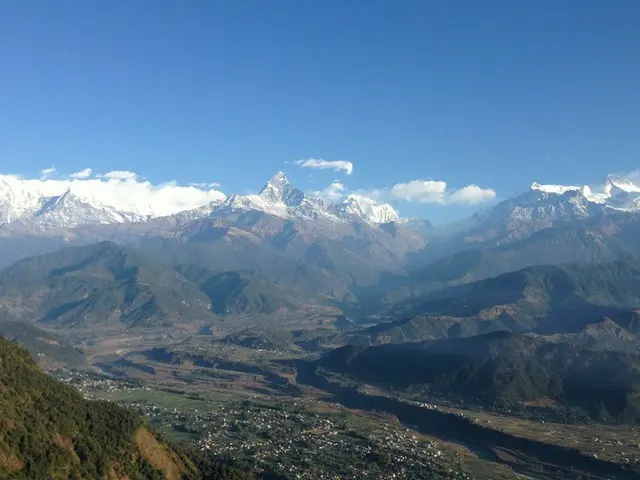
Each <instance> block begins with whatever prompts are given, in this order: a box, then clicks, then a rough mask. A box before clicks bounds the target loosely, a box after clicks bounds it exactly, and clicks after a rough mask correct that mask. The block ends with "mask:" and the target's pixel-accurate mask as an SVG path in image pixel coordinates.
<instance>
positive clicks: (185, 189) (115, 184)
mask: <svg viewBox="0 0 640 480" xmlns="http://www.w3.org/2000/svg"><path fill="white" fill-rule="evenodd" d="M116 173H117V174H118V175H115V174H116ZM82 174H83V175H82V176H81V177H78V176H77V175H75V174H74V175H75V176H74V175H72V176H69V177H68V178H66V179H51V178H49V179H25V178H21V177H19V176H16V175H2V174H0V225H2V224H13V223H15V222H18V223H20V224H21V225H27V226H32V227H34V228H38V229H39V228H45V227H46V228H53V227H61V228H64V227H70V226H77V225H81V224H95V223H122V222H127V221H140V220H145V219H147V218H151V217H159V216H165V215H171V214H174V213H178V212H181V211H184V210H189V209H193V208H197V207H199V206H202V205H206V204H209V203H211V202H220V201H222V199H224V198H225V195H224V194H223V193H222V192H219V191H217V190H215V189H214V188H211V185H207V188H198V187H196V186H180V185H176V184H175V182H169V183H165V184H162V185H153V184H152V183H151V182H149V181H146V180H141V179H139V178H138V177H137V175H135V174H134V173H132V172H107V173H106V174H104V175H102V176H95V177H91V178H89V177H87V175H89V176H90V175H91V173H90V172H89V173H87V172H84V171H83V172H82ZM124 174H126V175H124Z"/></svg>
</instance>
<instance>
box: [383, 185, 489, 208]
mask: <svg viewBox="0 0 640 480" xmlns="http://www.w3.org/2000/svg"><path fill="white" fill-rule="evenodd" d="M389 192H390V193H391V195H392V196H394V197H395V198H398V199H401V200H405V201H407V202H417V203H431V204H437V205H447V204H459V205H474V204H477V203H482V202H487V201H490V200H493V199H494V198H496V192H495V191H494V190H493V189H491V188H481V187H479V186H477V185H467V186H466V187H462V188H459V189H450V188H449V187H448V185H447V182H443V181H435V180H411V181H410V182H407V183H397V184H395V185H394V186H393V187H391V189H390V191H389Z"/></svg>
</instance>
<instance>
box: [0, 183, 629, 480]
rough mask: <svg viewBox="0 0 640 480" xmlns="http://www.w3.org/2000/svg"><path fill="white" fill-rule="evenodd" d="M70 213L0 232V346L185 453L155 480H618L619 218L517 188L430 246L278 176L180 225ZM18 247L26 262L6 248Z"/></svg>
mask: <svg viewBox="0 0 640 480" xmlns="http://www.w3.org/2000/svg"><path fill="white" fill-rule="evenodd" d="M611 182H613V183H615V182H614V181H613V180H611ZM613 183H611V185H613ZM618 183H619V182H618ZM611 188H613V187H611ZM616 188H619V187H616ZM627 193H630V192H627ZM631 193H633V192H631ZM631 193H630V194H631ZM581 195H582V197H581ZM612 195H613V194H612ZM74 202H76V199H74V198H73V197H65V198H64V199H60V202H58V203H56V202H52V203H47V205H50V206H51V210H48V213H47V216H46V223H44V224H42V223H38V222H40V220H39V219H38V218H39V217H38V216H36V217H33V218H32V219H31V220H30V222H32V223H29V222H27V220H26V218H27V217H25V220H24V222H21V223H20V224H19V225H16V224H15V223H7V224H5V225H4V227H3V230H2V232H3V233H2V234H3V237H2V238H3V241H4V242H6V243H5V244H4V245H5V246H6V247H7V248H5V249H4V250H3V252H4V254H5V255H7V256H8V257H7V258H9V257H11V259H12V262H10V263H11V264H10V265H8V266H7V267H6V268H4V269H2V270H0V335H1V336H4V337H6V338H8V339H10V340H13V341H14V342H16V343H19V344H22V345H23V346H24V347H25V348H26V349H27V350H28V351H29V352H30V353H31V356H32V358H33V359H34V360H35V361H36V362H37V363H38V364H39V365H40V366H41V367H42V368H44V369H46V371H47V372H48V373H49V374H50V375H51V376H53V377H54V378H55V379H57V380H58V381H60V382H62V383H64V384H66V385H68V386H71V387H72V388H73V389H74V390H76V391H78V392H80V393H81V394H82V395H83V396H84V398H85V400H86V401H107V405H113V406H117V407H124V408H125V409H127V410H123V411H129V412H133V413H135V415H139V416H141V417H142V418H144V422H146V425H147V427H146V428H148V429H149V432H155V433H151V434H152V435H158V437H157V438H158V439H159V440H158V441H159V442H166V443H165V444H163V445H166V447H163V448H166V449H167V451H169V452H171V451H175V452H178V453H176V455H182V454H181V453H179V452H181V451H182V450H181V449H182V448H185V449H186V450H185V452H188V453H184V457H180V458H184V459H183V460H180V462H178V461H176V462H173V461H172V462H169V463H166V462H165V463H166V465H169V467H167V468H170V469H174V470H175V468H178V469H183V470H184V472H187V471H189V472H190V473H189V475H192V477H193V478H203V479H204V478H206V479H207V480H209V478H218V477H216V476H215V475H214V476H213V477H207V476H206V474H205V473H204V472H205V471H209V470H211V469H213V470H214V471H217V470H215V469H219V468H222V469H231V470H229V472H232V471H237V472H244V473H238V475H245V474H246V475H249V476H252V477H254V478H260V479H265V480H268V479H289V478H291V479H294V478H299V479H316V478H323V479H327V480H328V479H353V480H356V479H361V478H376V479H378V478H379V479H389V480H391V479H407V480H409V479H419V478H425V479H431V478H443V479H448V478H458V479H473V478H487V479H511V478H514V479H515V478H536V479H554V478H568V479H587V478H588V479H614V478H615V479H634V478H640V446H639V445H640V432H637V431H636V425H637V424H638V422H639V421H640V390H639V388H640V355H639V354H638V347H639V346H640V337H638V335H640V328H639V326H640V323H639V321H638V319H639V318H640V317H639V316H638V315H639V314H638V312H640V283H638V278H639V275H640V263H639V260H638V256H637V255H638V254H639V253H640V249H639V248H638V245H637V241H636V240H635V238H636V237H635V236H634V234H635V232H637V231H640V229H638V226H639V225H640V220H639V219H638V217H637V212H635V211H622V210H620V209H618V208H614V206H612V205H609V204H607V203H606V202H605V203H602V202H600V203H598V202H596V201H595V200H594V199H593V198H587V197H585V196H584V195H583V194H582V193H580V191H577V190H572V191H568V192H561V193H554V192H549V191H545V190H544V188H542V187H540V186H538V187H536V188H532V190H531V191H530V192H528V193H525V194H523V195H522V196H520V197H515V198H514V199H510V200H507V201H505V202H503V203H501V204H498V205H497V206H495V207H494V208H493V209H492V210H491V211H489V212H483V213H479V214H478V215H476V216H474V217H473V218H472V219H470V221H469V222H468V223H467V224H466V225H464V226H459V227H458V228H456V229H453V230H451V231H439V229H438V228H437V227H433V226H431V225H427V224H425V223H424V222H420V221H417V220H415V219H403V218H400V217H399V216H398V215H397V213H396V212H395V211H394V210H393V208H392V207H391V206H390V205H383V204H377V203H375V202H372V201H371V200H370V199H369V200H366V199H362V198H356V197H354V198H351V199H348V201H347V200H345V201H344V202H343V203H341V204H328V205H327V204H325V203H323V202H322V201H321V200H319V199H316V198H313V197H310V196H307V195H306V194H305V193H303V192H302V191H301V190H299V189H297V188H296V187H295V186H293V185H292V184H291V183H290V182H289V181H288V179H287V178H286V176H284V174H282V173H277V174H276V175H274V177H273V178H272V179H271V180H269V182H267V184H266V185H265V187H264V188H263V189H262V191H261V192H260V193H259V194H258V195H245V196H243V195H231V196H229V197H227V198H226V199H225V200H224V201H220V202H217V203H215V204H211V205H209V206H204V207H202V208H199V209H197V210H196V211H192V212H182V213H178V214H174V215H169V216H164V217H160V216H156V217H154V218H145V219H139V218H133V217H131V218H129V217H117V218H119V219H120V220H118V221H115V220H113V221H111V220H109V221H108V222H99V223H95V222H94V221H93V220H90V218H91V217H90V216H89V217H87V218H89V220H87V223H82V222H78V219H77V218H76V219H75V220H74V222H73V223H72V224H71V225H66V224H56V223H55V222H54V220H55V219H56V218H57V215H62V216H63V217H64V215H68V214H69V212H70V211H74V208H75V207H73V204H74ZM585 202H586V203H585ZM56 205H59V206H60V211H57V210H56V209H55V207H56ZM63 207H64V208H63ZM85 213H86V212H85ZM101 218H102V217H101ZM113 218H116V217H113ZM128 218H129V219H128ZM103 220H104V219H103ZM33 222H36V223H33ZM27 224H28V225H29V228H28V229H27ZM36 224H37V226H38V228H41V229H43V230H42V231H41V232H40V233H38V234H37V235H35V233H34V231H33V228H35V225H36ZM16 229H17V230H16ZM25 229H26V230H25ZM61 232H62V233H64V235H65V244H66V245H65V246H64V248H60V247H61V245H60V244H59V243H56V242H57V240H55V238H56V237H57V236H58V235H60V234H61ZM25 235H27V236H31V235H35V236H36V237H38V238H42V240H43V242H42V243H40V244H39V243H38V241H36V240H34V238H35V237H34V238H31V240H30V241H28V242H26V243H24V246H25V250H23V252H24V253H25V254H26V253H27V252H28V253H29V254H31V253H33V250H32V249H33V248H35V247H36V246H37V245H40V246H41V249H42V251H39V252H37V253H39V254H38V255H35V256H26V255H25V257H26V258H21V256H22V255H20V254H16V252H15V251H14V250H12V248H13V247H11V244H12V242H15V243H14V244H13V245H14V246H16V245H18V244H19V243H20V242H23V241H24V238H25V237H24V236H25ZM34 375H35V373H34ZM47 408H49V407H47ZM52 408H53V407H52ZM54 410H55V409H54ZM140 421H143V420H140ZM7 428H8V430H7V432H8V431H10V430H11V428H10V426H9V427H7ZM127 432H128V433H127V435H129V434H131V435H134V436H135V435H136V433H135V431H133V430H131V431H129V430H128V431H127ZM145 432H146V430H145ZM140 435H143V436H146V435H147V433H142V434H140ZM7 438H11V437H7ZM51 438H53V439H54V440H53V441H54V442H55V438H57V437H55V432H52V437H51ZM127 438H129V437H127ZM132 438H133V437H132ZM74 441H75V442H76V443H77V444H78V445H81V444H82V442H83V441H84V440H83V439H82V437H78V439H77V440H74ZM72 443H73V442H72ZM172 449H173V450H172ZM18 450H19V448H18V447H17V446H16V444H7V446H6V451H7V452H8V451H10V452H12V453H11V455H16V456H15V457H13V456H12V457H8V456H7V455H8V454H7V453H6V452H4V457H1V456H0V469H2V468H5V470H6V469H7V468H9V467H7V465H9V460H7V458H10V459H11V465H13V467H11V468H14V469H15V468H16V466H17V465H18V464H19V462H18V461H17V460H16V458H18V459H19V458H20V457H19V456H17V453H16V452H17V451H18ZM73 451H74V452H76V450H75V447H74V449H73ZM76 453H77V452H76ZM2 454H3V450H2V449H0V455H2ZM140 455H141V456H140V457H139V459H138V460H135V461H134V463H132V464H131V465H129V466H128V467H126V468H128V469H129V470H130V471H131V472H137V471H138V470H136V469H139V468H148V466H147V464H146V463H145V462H148V459H147V456H145V455H146V453H145V450H144V449H142V450H140ZM172 455H173V454H171V453H170V454H169V456H170V457H171V458H174V459H175V458H178V457H174V456H172ZM3 458H5V460H4V467H3V464H2V459H3ZM69 458H71V459H72V457H69ZM69 458H67V459H66V460H65V461H72V460H69ZM96 458H99V459H100V460H99V462H102V463H103V464H104V465H103V467H104V468H107V469H108V468H109V467H107V466H105V465H110V466H111V467H110V468H116V466H114V465H115V464H114V463H113V462H114V460H113V458H112V457H111V456H109V455H104V456H100V455H98V457H96ZM195 459H200V460H197V461H196V460H195ZM21 461H22V460H21ZM24 461H25V462H26V460H24ZM191 461H193V468H192V467H191V466H190V465H191V463H189V462H191ZM136 462H137V463H136ZM198 462H201V463H198ZM202 462H204V463H202ZM207 462H209V463H207ZM25 464H26V463H25ZM141 465H142V466H141ZM166 465H165V466H166ZM176 465H177V467H176ZM181 465H184V468H183V467H182V466H181ZM103 467H101V468H103ZM156 467H157V465H156ZM156 467H154V468H156ZM38 468H44V469H46V468H58V467H56V466H54V465H52V466H48V465H44V464H42V465H41V464H39V466H38ZM60 468H62V467H60ZM65 468H66V467H65ZM68 468H71V467H68ZM74 468H75V467H74ZM118 468H119V467H118ZM156 469H157V468H156ZM189 469H191V470H189ZM233 469H236V470H233ZM129 470H128V471H129ZM161 470H162V469H161ZM24 471H26V470H24ZM24 471H23V470H21V469H18V470H17V472H23V473H24ZM225 471H226V470H225ZM184 472H183V473H184ZM16 475H17V476H16V478H23V477H20V476H19V475H20V474H16ZM225 475H226V474H225ZM231 475H233V474H231ZM165 476H166V475H165ZM141 478H146V477H144V476H143V477H141ZM167 478H168V477H167ZM110 480H111V479H110Z"/></svg>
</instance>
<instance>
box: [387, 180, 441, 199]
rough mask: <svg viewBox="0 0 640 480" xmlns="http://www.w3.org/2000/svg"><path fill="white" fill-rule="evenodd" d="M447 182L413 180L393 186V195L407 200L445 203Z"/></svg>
mask: <svg viewBox="0 0 640 480" xmlns="http://www.w3.org/2000/svg"><path fill="white" fill-rule="evenodd" d="M446 192H447V182H441V181H433V180H411V181H410V182H407V183H397V184H395V185H394V186H393V187H391V195H393V196H394V197H396V198H399V199H401V200H406V201H407V202H420V203H443V202H442V199H443V198H444V196H445V195H446Z"/></svg>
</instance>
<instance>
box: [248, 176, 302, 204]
mask: <svg viewBox="0 0 640 480" xmlns="http://www.w3.org/2000/svg"><path fill="white" fill-rule="evenodd" d="M258 196H259V197H261V198H262V199H263V200H265V201H267V202H269V203H283V204H284V205H286V206H287V207H295V206H298V205H300V204H301V203H302V201H303V200H304V193H303V192H302V191H301V190H298V189H297V188H296V187H294V186H293V185H291V183H290V182H289V179H288V178H287V177H286V175H285V174H284V173H282V172H277V173H276V174H275V175H274V176H273V177H271V180H269V181H268V182H267V184H266V185H265V186H264V188H263V189H262V190H261V191H260V193H259V194H258Z"/></svg>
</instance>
